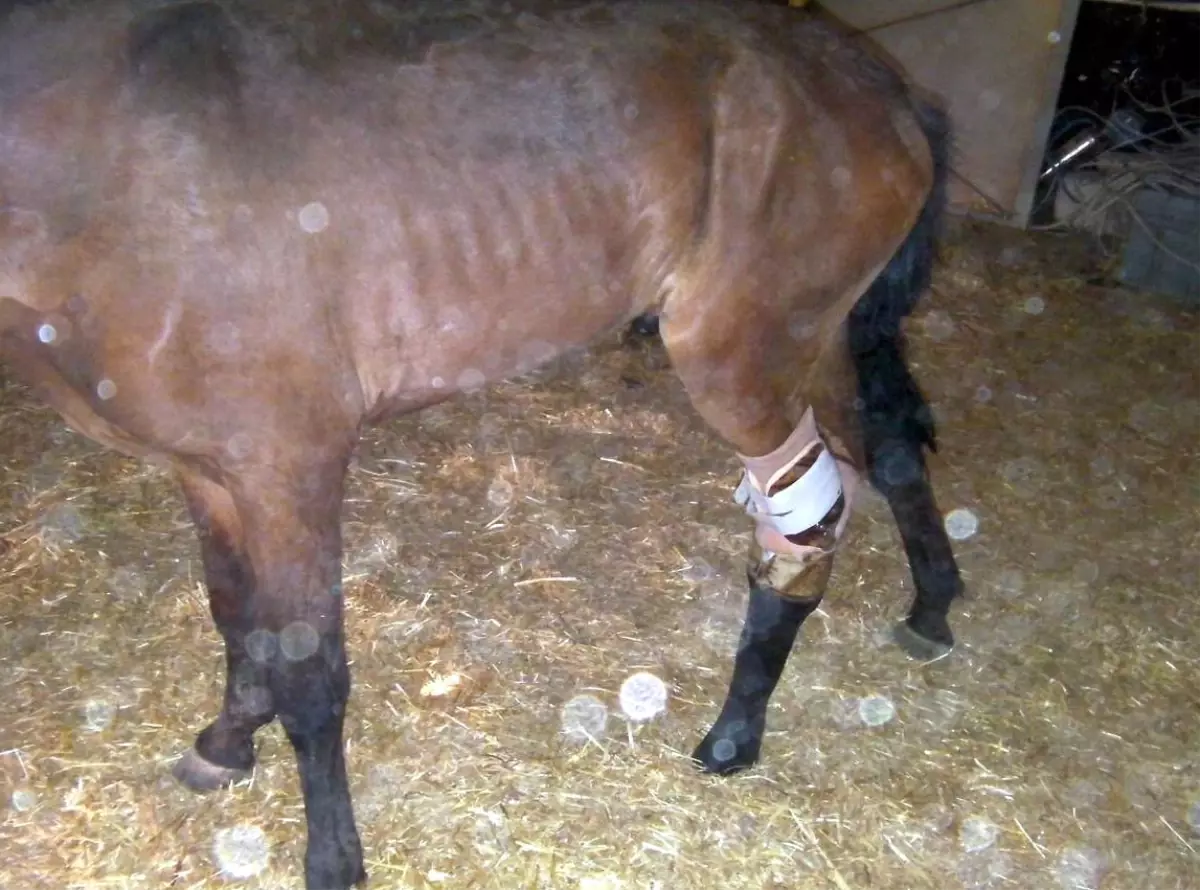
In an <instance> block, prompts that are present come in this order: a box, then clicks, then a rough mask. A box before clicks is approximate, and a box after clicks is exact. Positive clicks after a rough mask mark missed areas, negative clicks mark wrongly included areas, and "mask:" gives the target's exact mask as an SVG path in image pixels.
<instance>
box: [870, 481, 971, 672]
mask: <svg viewBox="0 0 1200 890" xmlns="http://www.w3.org/2000/svg"><path fill="white" fill-rule="evenodd" d="M886 494H887V497H888V504H889V505H890V506H891V509H892V515H893V516H895V518H896V525H897V526H898V527H899V529H900V537H901V538H902V539H903V541H904V550H905V553H906V554H907V556H908V565H909V569H910V571H911V572H912V576H913V583H914V586H915V587H916V594H915V596H914V597H913V602H912V606H911V607H910V608H909V612H908V617H907V618H906V619H905V621H904V624H903V625H902V626H901V627H900V628H898V629H897V631H896V641H897V642H898V643H900V645H901V646H903V647H904V649H905V651H906V652H908V654H909V655H911V656H912V657H913V658H917V659H921V660H929V659H933V658H940V657H942V656H943V655H946V654H947V653H948V652H949V651H950V650H951V649H952V648H953V647H954V634H953V633H952V632H951V630H950V620H949V614H950V605H951V603H952V602H953V601H954V599H955V598H956V597H958V596H960V595H961V594H962V589H963V583H962V578H961V576H960V574H959V571H958V564H957V563H956V562H955V559H954V552H953V550H952V549H951V547H950V539H949V537H948V536H947V535H946V529H945V527H944V525H943V523H942V517H941V511H939V510H938V507H937V503H936V502H935V500H934V497H933V489H932V488H931V486H930V484H929V480H928V478H926V477H924V476H922V478H921V481H920V482H919V483H914V484H910V485H902V486H897V487H895V488H893V489H890V490H888V491H887V492H886Z"/></svg>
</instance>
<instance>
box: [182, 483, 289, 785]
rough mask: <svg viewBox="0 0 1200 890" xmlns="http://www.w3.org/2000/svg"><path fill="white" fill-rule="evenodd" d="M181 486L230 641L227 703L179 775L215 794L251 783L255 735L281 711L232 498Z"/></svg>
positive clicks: (217, 488)
mask: <svg viewBox="0 0 1200 890" xmlns="http://www.w3.org/2000/svg"><path fill="white" fill-rule="evenodd" d="M179 482H180V485H181V487H182V488H183V494H184V499H185V500H186V502H187V506H188V512H189V513H190V514H191V517H192V522H193V523H194V524H195V526H196V530H197V532H198V534H199V537H200V558H201V561H202V562H203V564H204V580H205V584H206V586H207V587H208V599H209V607H210V608H211V610H212V616H213V621H214V622H215V623H216V625H217V630H219V631H220V633H221V636H222V637H223V638H224V640H225V698H224V702H223V703H222V706H221V713H220V715H219V716H218V717H217V719H216V720H215V721H214V722H213V723H211V724H209V726H207V727H206V728H205V729H204V730H203V731H202V732H201V733H200V734H199V735H198V736H197V738H196V744H195V746H194V747H193V748H191V749H190V750H189V751H188V752H187V753H186V754H185V755H184V757H183V758H182V759H181V760H180V761H179V762H178V763H177V764H176V765H175V769H174V775H175V778H176V779H178V780H179V781H180V782H182V783H183V784H184V785H186V786H187V787H188V788H191V789H192V790H193V791H213V790H216V789H217V788H221V787H224V786H226V785H231V784H233V783H234V782H236V781H238V780H240V779H243V778H245V777H246V776H248V775H249V773H250V770H251V769H252V768H253V766H254V733H255V731H256V730H257V729H259V728H260V727H261V726H264V725H266V724H267V723H269V722H270V721H271V720H272V718H273V717H274V715H275V711H274V708H273V706H272V704H271V694H270V690H269V687H268V677H267V667H266V665H264V664H263V663H262V662H261V653H256V652H255V651H254V647H255V644H256V642H258V641H257V640H256V637H255V636H254V635H253V634H252V630H253V628H252V626H251V625H250V623H249V615H248V614H247V606H248V604H249V602H250V599H251V596H252V593H253V591H252V588H253V585H254V571H253V569H252V568H251V566H250V561H249V557H248V555H247V554H246V549H245V543H244V541H243V535H242V523H241V519H240V518H239V517H238V513H237V510H236V509H235V507H234V503H233V498H232V496H231V495H230V494H229V491H228V490H227V489H226V488H224V487H223V486H221V485H219V484H217V483H216V482H213V481H212V480H210V479H209V478H207V477H206V476H203V475H201V474H199V473H195V472H192V471H191V470H181V471H180V473H179ZM256 655H257V656H258V659H256V658H255V656H256Z"/></svg>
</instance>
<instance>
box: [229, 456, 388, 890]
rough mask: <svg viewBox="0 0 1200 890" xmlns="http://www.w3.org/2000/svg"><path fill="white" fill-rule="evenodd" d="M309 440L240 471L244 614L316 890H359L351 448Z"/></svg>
mask: <svg viewBox="0 0 1200 890" xmlns="http://www.w3.org/2000/svg"><path fill="white" fill-rule="evenodd" d="M304 441H305V440H304V439H303V438H298V437H293V438H292V439H291V440H290V441H289V443H288V444H289V445H290V446H291V447H290V449H289V450H290V452H291V454H292V455H293V457H281V456H279V455H275V456H274V458H273V459H272V460H271V461H270V462H269V463H267V462H264V463H262V464H258V465H256V466H253V467H242V468H239V469H238V471H237V472H236V473H234V474H232V475H231V479H230V491H231V493H232V495H233V499H234V502H235V503H236V505H237V512H238V515H239V516H240V518H241V521H242V528H243V530H244V539H245V545H246V552H247V554H248V555H249V559H250V563H251V565H252V567H253V570H254V579H255V584H254V589H253V595H252V597H251V599H250V601H249V603H248V604H247V608H246V612H245V614H246V616H247V619H248V626H249V627H250V634H251V635H252V637H253V639H254V644H253V646H252V647H251V654H252V656H253V657H254V658H255V659H256V662H257V663H258V664H259V665H261V666H263V667H264V668H265V671H266V681H267V687H268V689H269V692H270V698H271V705H272V707H273V709H274V711H275V713H276V714H277V715H278V717H279V720H280V722H281V723H282V724H283V728H284V731H285V732H286V733H287V737H288V740H289V741H290V742H291V744H292V748H293V749H294V751H295V754H296V761H297V764H298V766H299V769H300V785H301V789H302V791H303V793H304V811H305V817H306V821H307V824H308V849H307V853H306V856H305V880H306V885H305V886H306V887H307V890H348V888H349V887H351V886H353V885H355V884H359V883H362V882H363V881H365V880H366V871H365V869H364V866H363V858H362V845H361V843H360V841H359V837H358V831H357V829H356V827H355V824H354V812H353V808H352V806H351V800H350V788H349V784H348V781H347V777H346V761H345V751H344V747H343V741H342V725H343V721H344V719H345V715H346V703H347V700H348V698H349V694H350V670H349V667H348V664H347V659H346V648H345V640H344V636H343V626H342V622H343V612H342V588H341V559H342V542H341V524H340V516H339V514H340V509H341V503H342V492H343V487H344V481H345V473H346V466H347V463H348V458H349V450H350V449H349V448H346V449H345V450H344V451H341V450H335V452H336V453H324V454H322V451H321V448H319V447H318V446H316V445H313V446H311V448H310V447H308V446H307V445H306V446H305V447H296V443H297V442H304ZM310 452H311V453H310ZM295 455H303V459H299V458H297V457H295Z"/></svg>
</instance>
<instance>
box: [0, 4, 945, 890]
mask: <svg viewBox="0 0 1200 890" xmlns="http://www.w3.org/2000/svg"><path fill="white" fill-rule="evenodd" d="M0 16H3V18H0V356H2V357H3V359H4V361H5V362H6V364H7V366H8V367H9V368H10V369H11V371H12V372H13V373H15V374H16V375H17V376H18V377H19V378H21V379H23V380H25V381H27V382H28V384H30V385H31V386H32V387H33V388H34V389H35V390H36V391H37V392H38V393H39V394H40V396H41V397H42V398H44V399H45V400H46V401H48V402H49V404H50V405H52V406H53V407H54V408H55V409H56V410H58V411H59V412H60V413H61V414H62V416H63V417H64V418H65V419H66V421H67V422H68V423H69V424H71V425H72V426H73V427H74V428H76V429H77V430H79V431H81V432H83V433H84V434H86V435H88V436H90V437H92V438H93V439H95V440H96V441H98V442H100V443H103V444H104V445H107V446H110V447H113V448H116V449H119V450H121V451H123V452H126V453H128V454H131V455H139V456H143V457H145V458H152V459H156V460H158V461H161V462H165V463H166V464H167V465H169V466H170V467H171V468H172V470H173V472H174V473H175V474H176V475H177V477H178V479H179V482H180V485H181V486H182V490H183V493H184V496H185V498H186V502H187V506H188V509H189V510H190V513H191V516H192V518H193V520H194V521H195V524H196V526H197V528H198V530H199V536H200V544H201V554H202V558H203V563H204V570H205V577H206V581H207V585H208V590H209V594H210V597H211V606H212V614H213V618H214V619H215V621H216V625H217V627H218V628H219V630H220V632H221V634H222V635H223V637H224V640H225V645H226V652H227V680H226V688H225V697H224V704H223V707H222V709H221V712H220V714H219V715H218V717H217V719H216V720H215V721H214V722H213V723H211V724H210V725H209V726H208V727H207V728H205V729H204V730H203V731H202V732H201V733H200V734H199V736H198V738H197V739H196V742H195V745H194V746H193V747H192V748H191V750H190V751H189V753H188V754H187V755H185V757H184V758H183V759H182V760H181V761H180V762H179V764H178V766H177V767H176V775H177V776H178V778H179V779H180V780H182V781H183V782H184V783H185V784H187V785H188V786H190V787H192V788H195V789H211V788H216V787H218V786H223V785H226V784H228V783H230V782H233V781H235V780H237V779H239V778H242V777H244V776H246V775H247V773H248V772H249V771H250V769H251V768H252V766H253V764H254V743H253V737H254V733H255V731H256V730H257V729H259V728H260V727H262V726H263V725H264V724H266V723H268V722H269V721H270V720H272V719H273V718H275V717H278V718H279V719H280V721H281V722H282V724H283V727H284V728H285V730H286V732H287V735H288V738H289V739H290V741H291V743H292V745H293V746H294V748H295V752H296V756H297V759H298V762H299V770H300V776H301V784H302V788H303V793H304V801H305V806H306V814H307V821H308V850H307V857H306V879H307V886H308V887H309V888H310V890H333V888H337V890H343V888H347V887H349V886H350V885H352V884H355V883H357V882H360V881H362V880H363V879H364V878H365V871H364V868H363V859H362V850H361V846H360V843H359V839H358V834H357V830H356V827H355V823H354V815H353V812H352V807H351V800H350V792H349V788H348V786H347V781H346V770H345V761H344V754H343V745H342V723H343V717H344V714H345V707H346V703H347V698H348V695H349V689H350V676H349V671H348V668H347V660H346V652H345V648H344V643H343V619H342V615H343V612H342V596H341V594H342V588H341V583H340V577H341V576H340V572H341V556H342V542H341V534H340V527H339V510H340V506H341V501H342V495H343V485H344V477H345V474H346V470H347V464H348V462H349V460H350V458H351V454H352V452H353V450H354V448H355V445H356V441H357V438H358V435H359V431H360V428H361V427H362V425H363V424H364V423H367V422H371V421H378V420H381V419H383V418H384V417H386V416H389V415H392V416H394V415H395V414H397V413H400V412H407V411H414V410H417V409H419V408H421V407H423V406H427V405H430V404H433V403H435V402H438V401H440V400H443V399H446V398H449V397H451V396H453V395H454V394H455V393H458V392H462V391H465V390H472V389H477V388H478V387H481V386H484V385H486V384H487V383H488V381H493V380H497V379H500V378H503V377H505V376H507V375H512V374H514V373H518V372H522V371H525V370H528V369H531V368H532V367H534V366H536V365H538V364H539V363H542V362H544V361H546V360H548V359H550V358H552V357H553V356H555V355H556V354H558V353H560V352H562V351H563V350H565V349H568V348H570V347H574V346H577V345H580V344H585V343H587V342H588V341H589V340H591V339H592V338H594V337H596V336H597V335H599V334H600V333H602V332H604V331H606V330H609V329H612V328H615V327H617V326H619V325H623V324H628V323H629V322H630V321H631V320H632V319H634V318H636V317H638V316H640V315H642V314H643V313H646V312H651V313H657V314H658V316H659V319H660V324H661V334H662V338H663V341H664V343H665V345H666V348H667V350H668V352H669V355H670V357H671V360H672V363H673V365H674V368H675V370H676V371H677V372H678V375H679V377H680V379H681V381H682V383H683V386H684V387H685V388H686V391H687V393H688V395H689V396H690V398H691V401H692V404H693V405H694V406H695V409H696V411H698V412H699V414H700V415H701V416H702V417H703V418H704V420H705V421H707V423H708V424H709V425H710V426H711V427H712V429H713V430H714V431H715V433H716V434H717V435H719V436H720V437H721V438H722V439H723V440H724V441H725V442H727V443H728V445H729V446H730V447H731V448H732V449H734V450H735V451H736V452H737V453H738V454H739V455H740V456H742V459H743V462H744V464H745V467H746V473H745V475H744V476H743V479H742V484H741V485H740V486H739V487H738V489H737V496H738V498H739V500H740V501H741V502H742V503H743V504H744V505H745V506H746V509H747V511H748V512H749V513H750V514H751V515H752V517H753V519H754V520H755V523H756V528H757V533H756V536H755V542H754V544H753V545H752V547H751V553H750V566H749V577H750V586H751V592H750V601H749V606H748V611H747V615H746V620H745V629H744V631H743V635H742V641H741V644H740V646H739V649H738V652H737V656H736V661H735V664H734V669H733V677H732V681H731V685H730V690H729V694H728V697H727V700H726V702H725V705H724V708H723V710H722V711H721V714H720V717H719V718H718V719H717V721H716V723H715V725H714V726H713V728H712V729H711V731H710V732H709V733H708V735H707V737H706V738H705V739H704V740H703V742H702V743H701V744H700V746H699V748H698V749H697V750H696V752H695V757H696V759H697V760H698V761H699V763H700V764H701V765H702V766H703V767H704V768H705V769H707V770H709V771H712V772H732V771H734V770H736V769H739V768H741V767H744V766H746V765H748V764H750V763H752V762H753V761H754V760H755V759H756V758H757V756H758V753H759V747H760V744H761V741H762V735H763V729H764V721H765V710H766V705H767V699H768V697H769V696H770V695H771V692H772V690H773V689H774V687H775V685H776V682H777V681H778V679H779V677H780V674H781V672H782V670H783V667H784V663H785V660H786V659H787V657H788V653H789V651H790V650H791V648H792V644H793V641H794V640H795V638H796V634H797V630H798V628H799V627H800V624H801V622H802V621H803V620H804V618H805V617H806V616H807V615H808V614H809V613H810V612H812V610H813V609H814V608H815V607H816V604H817V603H818V601H819V600H820V597H821V595H822V592H823V590H824V587H825V583H826V580H827V579H828V577H829V571H830V566H831V561H832V555H833V551H834V549H835V547H834V545H835V543H836V541H837V540H838V538H839V537H840V535H841V533H842V530H843V528H844V526H845V523H846V520H847V518H848V517H849V516H850V507H851V495H852V492H853V487H854V480H855V478H856V474H855V471H854V468H855V467H861V468H863V469H865V470H867V471H869V473H870V476H871V478H872V480H873V482H874V483H875V485H876V486H877V487H878V488H880V489H881V490H882V491H883V493H884V494H885V495H886V497H887V498H888V500H889V502H890V504H891V507H892V510H893V511H894V514H895V516H896V518H897V521H898V524H899V526H900V529H901V531H902V533H903V537H904V541H905V545H906V548H907V551H908V556H909V561H910V566H911V569H912V571H913V574H914V577H915V580H916V598H915V601H914V603H913V605H912V609H911V612H910V614H909V617H908V619H907V621H906V622H905V623H904V624H903V625H902V626H901V628H900V629H899V631H898V636H899V638H900V639H901V641H902V642H903V643H904V644H905V645H906V647H907V648H908V649H909V651H910V652H912V653H913V654H915V655H917V656H920V657H933V656H937V655H939V654H942V653H944V652H946V651H948V650H949V647H950V645H951V636H950V630H949V627H948V625H947V620H946V616H947V612H948V609H949V606H950V602H951V600H952V598H953V597H954V596H955V595H957V593H958V592H959V589H960V581H959V576H958V571H957V568H956V566H955V563H954V559H953V555H952V553H951V550H950V546H949V542H948V540H947V538H946V535H945V533H944V531H943V530H942V527H941V520H940V515H939V513H938V510H937V507H936V505H935V503H934V500H933V496H932V494H931V491H930V486H929V482H928V478H927V474H926V468H925V460H924V453H923V449H924V448H925V447H932V446H933V444H934V438H933V429H932V424H931V422H930V418H929V414H928V411H927V409H926V407H925V404H924V402H923V400H922V397H921V395H920V392H919V390H918V389H917V387H916V385H915V383H914V381H913V379H912V378H911V376H910V375H909V372H908V370H907V369H906V367H905V364H904V360H903V356H902V351H901V346H902V343H901V335H900V324H901V320H902V318H903V317H904V316H905V315H906V314H907V313H908V312H909V311H910V310H911V308H912V306H913V304H914V302H915V301H916V299H917V297H918V295H919V293H920V292H921V291H922V290H923V288H924V287H925V285H926V284H927V280H928V276H929V271H930V267H931V265H932V262H933V256H934V246H935V230H936V226H937V222H938V216H939V213H940V210H941V206H942V203H943V189H942V184H943V180H944V177H945V171H946V151H947V149H946V145H947V134H946V129H945V124H944V121H943V119H942V118H941V116H940V115H939V114H938V113H937V112H935V111H934V110H933V109H931V108H930V107H928V106H927V105H925V104H923V103H922V102H920V101H918V100H917V99H916V98H914V97H913V96H912V95H910V91H909V90H908V89H907V88H906V87H905V86H904V85H903V84H902V82H901V80H900V79H899V78H898V76H897V75H895V74H894V73H893V72H892V71H891V70H890V69H889V68H888V67H887V65H886V64H884V63H883V62H881V61H879V60H877V59H875V58H874V57H872V55H870V54H869V53H868V51H867V50H866V49H865V48H864V47H862V46H861V45H860V44H859V43H858V42H857V41H855V40H854V39H851V38H850V37H848V36H847V35H846V34H845V33H844V32H843V31H842V30H841V29H839V28H838V27H836V26H835V25H834V24H832V23H831V22H829V21H826V20H825V19H823V18H821V17H819V16H818V15H816V14H812V13H801V12H798V11H795V10H788V9H785V8H776V7H768V6H765V5H755V4H751V3H740V4H733V3H729V4H721V3H718V2H707V0H681V2H658V0H635V2H627V3H622V2H608V0H601V2H592V3H588V4H584V5H581V4H579V3H572V2H536V0H534V2H523V3H522V2H511V0H510V2H505V3H500V2H495V3H492V2H487V0H483V2H473V3H471V4H462V5H458V6H455V5H450V4H440V3H437V2H430V3H428V4H426V3H423V2H410V3H397V4H394V5H393V6H390V7H389V6H388V5H386V4H382V3H371V4H367V3H365V2H363V3H361V4H360V3H351V2H324V3H320V2H316V0H313V2H311V3H308V2H294V3H292V2H283V0H280V2H279V3H277V4H273V3H262V2H260V3H252V2H236V0H221V2H206V0H199V2H183V3H174V4H167V5H164V4H162V3H156V4H153V5H151V4H149V3H145V4H143V3H139V2H137V0H92V2H76V3H72V2H59V3H42V4H34V5H32V6H30V5H29V4H20V5H16V6H14V5H13V4H12V3H0Z"/></svg>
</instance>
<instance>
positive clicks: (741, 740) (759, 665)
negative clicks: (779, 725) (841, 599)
mask: <svg viewBox="0 0 1200 890" xmlns="http://www.w3.org/2000/svg"><path fill="white" fill-rule="evenodd" d="M820 601H821V600H820V597H819V596H818V597H816V598H814V599H811V600H804V601H798V600H791V599H785V598H784V597H782V596H780V595H779V594H778V593H776V592H775V591H774V590H772V589H771V588H769V587H762V586H760V585H758V584H756V583H755V581H754V579H753V577H751V579H750V602H749V604H748V605H747V607H746V620H745V624H744V625H743V627H742V635H741V639H740V640H739V641H738V651H737V657H736V659H735V661H734V664H733V678H732V679H731V680H730V683H729V692H728V694H727V696H726V698H725V704H724V706H723V707H722V708H721V714H720V716H719V717H718V718H717V721H716V723H714V724H713V727H712V729H710V730H709V731H708V735H706V736H705V737H704V740H703V741H702V742H701V743H700V744H699V746H698V747H697V748H696V750H695V752H694V753H693V754H692V757H693V758H694V759H695V760H696V761H697V762H698V764H699V765H700V766H701V768H703V769H704V770H705V771H706V772H710V773H717V774H720V775H724V774H728V773H733V772H737V771H738V770H741V769H745V768H746V767H748V766H750V765H751V764H753V763H754V762H755V761H756V760H758V754H759V750H760V749H761V747H762V739H763V733H764V732H765V731H766V722H767V702H768V701H769V700H770V698H771V693H773V692H774V691H775V687H776V685H778V683H779V678H780V677H781V676H782V675H783V668H784V666H785V665H786V664H787V660H788V655H789V654H790V653H791V651H792V646H793V645H794V644H795V642H796V636H797V634H798V633H799V632H800V625H801V624H803V623H804V619H805V618H807V617H808V616H809V615H811V614H812V612H813V611H814V610H815V609H816V608H817V605H818V604H819V603H820Z"/></svg>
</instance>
